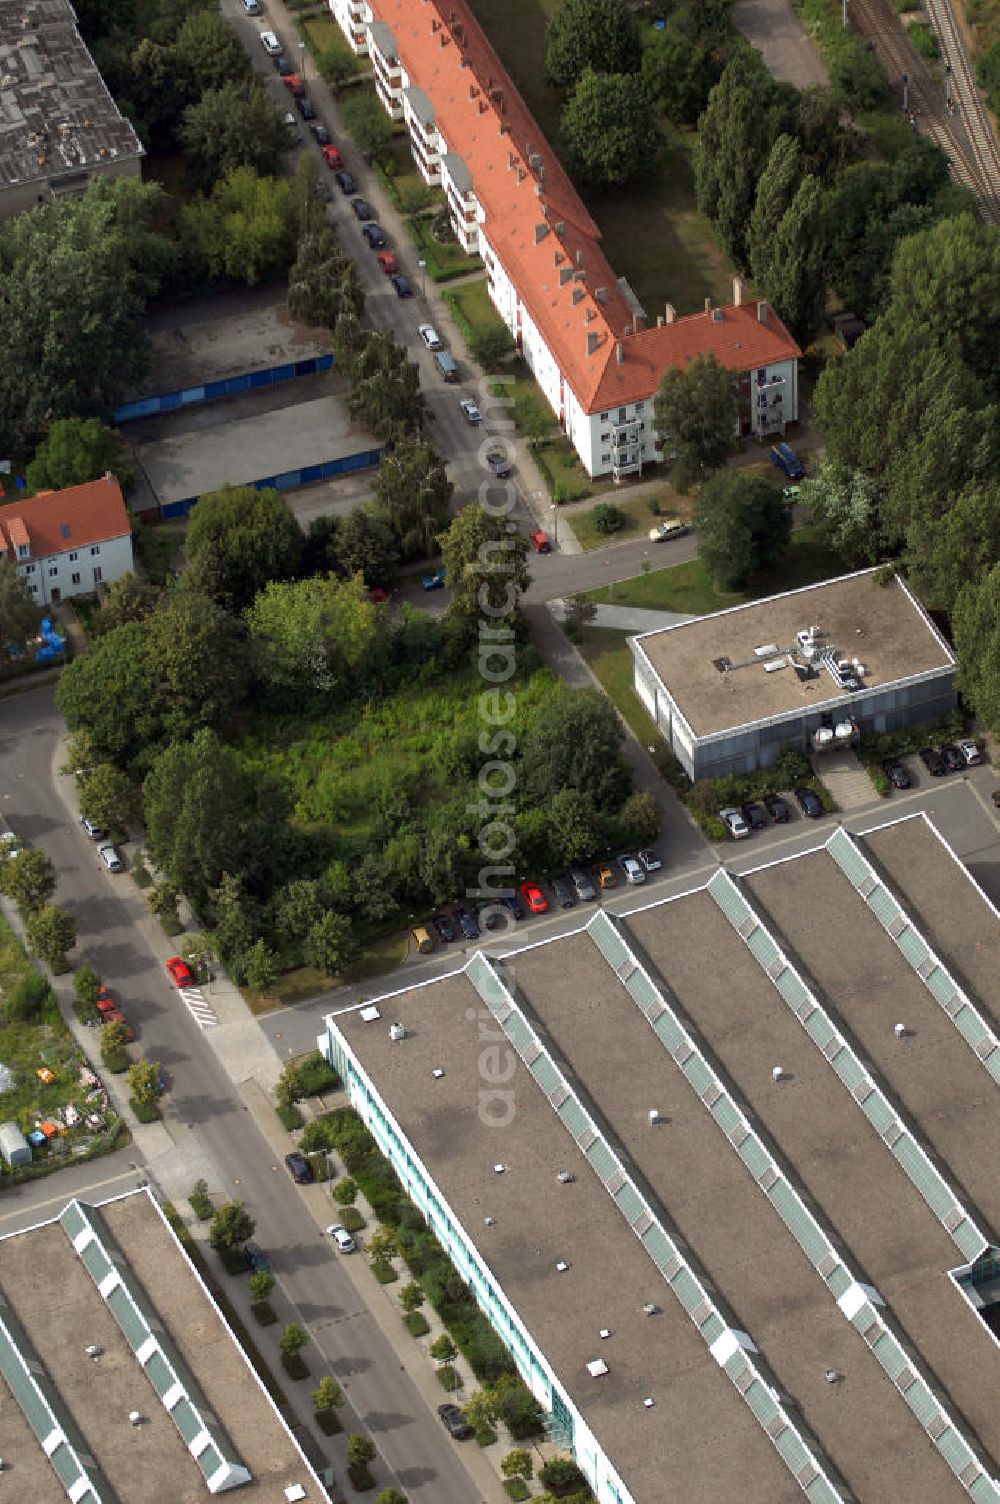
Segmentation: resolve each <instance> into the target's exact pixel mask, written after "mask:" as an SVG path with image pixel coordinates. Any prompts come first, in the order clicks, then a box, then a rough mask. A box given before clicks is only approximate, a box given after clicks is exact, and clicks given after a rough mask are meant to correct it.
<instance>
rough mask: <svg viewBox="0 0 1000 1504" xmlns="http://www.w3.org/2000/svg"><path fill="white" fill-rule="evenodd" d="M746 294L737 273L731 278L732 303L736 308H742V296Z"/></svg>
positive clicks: (741, 279) (744, 285) (743, 283)
mask: <svg viewBox="0 0 1000 1504" xmlns="http://www.w3.org/2000/svg"><path fill="white" fill-rule="evenodd" d="M745 292H746V283H745V282H744V281H743V278H742V277H741V276H740V274H739V272H737V273H736V275H735V276H734V277H733V302H734V303H735V304H736V306H737V308H742V307H743V294H744V293H745Z"/></svg>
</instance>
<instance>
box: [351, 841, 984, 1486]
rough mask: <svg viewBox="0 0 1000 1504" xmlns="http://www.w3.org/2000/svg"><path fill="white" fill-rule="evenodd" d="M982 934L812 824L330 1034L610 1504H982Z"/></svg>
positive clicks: (924, 854)
mask: <svg viewBox="0 0 1000 1504" xmlns="http://www.w3.org/2000/svg"><path fill="white" fill-rule="evenodd" d="M998 919H1000V915H998V914H997V912H996V910H995V909H994V908H993V907H992V905H991V904H990V903H989V901H988V900H987V899H986V897H985V896H984V895H983V893H982V892H981V890H980V889H979V888H978V887H977V886H976V885H975V883H974V882H973V881H972V879H971V878H970V877H969V875H968V873H967V872H966V870H965V869H964V868H963V867H962V866H961V864H960V863H959V861H958V859H957V858H956V857H955V856H954V855H953V853H952V852H951V851H950V849H949V848H948V847H947V846H946V845H945V844H944V842H943V841H942V840H941V838H940V837H939V836H938V834H937V832H936V831H935V829H934V828H933V826H931V825H930V824H929V822H927V821H926V819H925V818H924V817H923V816H914V817H911V818H909V819H906V820H902V821H898V822H895V823H892V824H889V825H886V826H884V827H882V828H880V829H878V830H875V831H873V832H871V833H869V834H867V835H865V836H864V837H858V836H852V835H850V834H848V833H847V832H846V831H845V830H844V829H843V828H840V827H838V828H837V830H836V831H835V832H834V833H833V834H832V835H831V836H830V838H829V839H828V840H827V842H826V843H825V845H823V846H819V847H817V848H816V849H814V850H812V851H810V852H808V853H807V854H805V855H800V856H796V857H792V858H788V859H786V860H783V861H777V862H771V863H769V864H766V865H764V866H762V867H761V868H759V869H757V870H755V871H753V872H751V873H749V874H748V875H744V876H742V877H733V876H732V875H731V874H729V873H728V872H727V871H726V870H724V869H721V868H720V869H718V870H717V871H716V872H715V873H714V874H713V876H712V877H711V878H710V880H709V881H708V882H707V883H705V884H704V885H703V886H701V887H699V888H697V889H695V890H692V891H689V892H687V893H685V894H683V895H682V896H680V897H676V898H672V899H666V900H662V901H660V902H657V903H653V904H649V905H647V906H646V907H644V908H639V909H636V910H635V911H634V912H632V913H629V914H627V915H625V916H612V915H611V914H610V913H608V912H607V911H605V910H596V911H592V912H591V915H590V918H589V919H588V921H587V922H586V924H584V925H583V927H582V928H580V929H579V930H577V931H574V932H573V933H571V934H568V935H563V936H560V937H557V938H554V939H551V940H548V941H544V942H542V943H539V944H535V945H533V946H529V947H527V948H525V949H522V950H518V951H516V952H515V953H512V954H509V955H508V956H506V957H505V958H504V959H500V960H497V959H493V958H491V957H487V956H486V955H484V954H482V953H477V954H476V955H475V956H473V957H472V958H471V959H470V960H469V962H468V963H467V965H466V966H465V967H464V968H463V969H462V970H460V971H457V972H454V973H452V974H450V975H448V976H446V977H444V978H441V979H438V980H434V981H430V982H427V983H424V984H422V985H419V986H414V987H411V988H408V989H405V990H404V991H401V992H397V993H394V994H391V995H389V996H386V997H384V998H382V999H379V1000H378V1001H377V1002H375V1003H370V1004H367V1005H364V1006H359V1007H356V1008H352V1009H349V1010H345V1011H344V1012H340V1013H337V1014H332V1015H330V1016H328V1018H327V1026H326V1033H325V1035H324V1036H322V1039H321V1043H322V1044H323V1046H324V1048H325V1050H326V1052H327V1054H328V1057H329V1058H330V1059H331V1060H332V1061H333V1063H334V1064H335V1065H336V1066H337V1068H338V1069H339V1070H340V1071H341V1072H342V1073H343V1077H344V1080H345V1081H346V1083H347V1088H348V1091H349V1093H350V1096H351V1099H352V1102H353V1103H354V1105H355V1106H356V1108H357V1110H358V1111H359V1113H360V1114H361V1116H362V1117H363V1118H364V1120H365V1121H366V1123H367V1124H368V1126H369V1127H370V1129H371V1131H372V1133H373V1134H374V1135H375V1137H376V1139H377V1141H378V1143H379V1145H380V1146H381V1147H382V1149H383V1151H384V1152H385V1153H386V1154H387V1155H388V1157H389V1158H390V1160H391V1161H392V1164H393V1165H394V1167H395V1169H396V1171H397V1173H398V1174H399V1176H400V1178H401V1180H402V1181H403V1183H404V1185H405V1186H406V1188H407V1190H408V1192H409V1194H410V1195H411V1197H412V1198H413V1200H414V1202H415V1204H416V1205H417V1206H418V1207H419V1208H420V1209H421V1210H422V1211H423V1212H424V1214H425V1216H426V1217H427V1219H428V1221H429V1222H430V1224H431V1225H432V1227H433V1229H434V1231H435V1233H436V1234H437V1236H438V1237H439V1238H440V1239H441V1241H442V1244H443V1245H444V1246H445V1248H446V1249H447V1251H448V1252H449V1254H450V1256H451V1258H452V1259H453V1260H454V1262H455V1265H456V1267H457V1269H458V1270H459V1272H460V1273H461V1275H462V1277H463V1278H465V1279H466V1280H467V1281H468V1282H469V1285H470V1287H471V1289H472V1290H473V1291H474V1292H475V1295H476V1297H477V1299H478V1300H479V1302H480V1304H481V1306H482V1308H483V1310H484V1311H485V1312H486V1313H487V1314H488V1316H489V1317H490V1319H491V1320H492V1322H493V1323H494V1325H495V1327H496V1329H497V1330H498V1332H499V1333H500V1334H501V1336H502V1337H503V1338H504V1340H505V1341H506V1342H507V1344H508V1346H509V1348H510V1350H511V1352H512V1354H513V1355H514V1358H515V1360H516V1362H517V1364H518V1367H519V1369H520V1371H521V1373H522V1375H523V1376H524V1378H525V1380H526V1382H527V1383H528V1384H529V1385H530V1386H531V1388H532V1390H533V1391H534V1393H535V1394H536V1396H537V1397H538V1398H539V1400H540V1401H541V1403H542V1404H543V1406H544V1407H545V1409H546V1411H547V1412H548V1414H549V1423H550V1427H551V1431H552V1434H553V1437H554V1438H555V1439H556V1440H558V1441H559V1442H560V1443H561V1444H562V1445H564V1446H566V1447H570V1448H572V1450H573V1452H574V1454H575V1456H576V1458H577V1461H578V1462H579V1464H580V1465H581V1467H583V1469H584V1470H585V1472H586V1474H587V1476H588V1479H589V1481H590V1483H591V1485H592V1487H593V1488H594V1491H595V1493H596V1495H597V1497H598V1499H599V1500H601V1501H604V1504H628V1501H632V1504H650V1501H653V1500H657V1499H662V1498H664V1497H666V1496H667V1495H668V1494H669V1496H670V1497H671V1498H677V1499H683V1500H684V1501H685V1504H710V1501H711V1504H718V1501H720V1500H735V1499H739V1500H740V1501H741V1504H792V1501H794V1500H796V1499H801V1498H802V1497H803V1495H804V1496H805V1497H806V1498H807V1499H809V1500H811V1501H813V1504H848V1501H856V1504H868V1501H871V1500H890V1499H893V1500H906V1501H907V1504H952V1501H954V1504H961V1501H962V1500H970V1499H971V1500H974V1501H976V1504H992V1501H998V1500H1000V1482H998V1476H1000V1470H998V1466H997V1458H998V1456H1000V1412H998V1410H997V1406H996V1402H995V1396H996V1393H997V1389H998V1385H1000V1345H998V1343H997V1340H996V1339H995V1338H994V1335H993V1331H992V1330H991V1325H990V1323H991V1322H992V1321H993V1320H994V1317H995V1316H996V1314H997V1313H998V1312H1000V1304H995V1303H996V1302H1000V1251H998V1250H997V1249H996V1248H995V1237H996V1234H995V1229H996V1227H997V1225H998V1223H1000V1177H998V1175H997V1173H996V1153H995V1145H994V1139H993V1132H994V1128H995V1123H996V1119H997V1105H998V1096H997V1087H998V1084H1000V1039H998V1037H997V1028H998V1025H997V1011H998V984H997V978H998V976H1000V924H998Z"/></svg>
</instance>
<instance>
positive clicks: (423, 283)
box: [417, 260, 427, 303]
mask: <svg viewBox="0 0 1000 1504" xmlns="http://www.w3.org/2000/svg"><path fill="white" fill-rule="evenodd" d="M417 265H418V266H419V268H420V296H421V297H422V298H423V300H424V302H425V303H426V301H427V262H426V261H423V260H421V261H418V262H417Z"/></svg>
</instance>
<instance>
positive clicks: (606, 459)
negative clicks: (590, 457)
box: [601, 454, 611, 465]
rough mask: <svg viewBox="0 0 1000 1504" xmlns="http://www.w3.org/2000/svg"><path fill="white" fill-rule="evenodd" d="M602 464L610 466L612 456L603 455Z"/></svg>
mask: <svg viewBox="0 0 1000 1504" xmlns="http://www.w3.org/2000/svg"><path fill="white" fill-rule="evenodd" d="M601 463H602V464H603V465H608V464H610V463H611V456H610V454H602V455H601Z"/></svg>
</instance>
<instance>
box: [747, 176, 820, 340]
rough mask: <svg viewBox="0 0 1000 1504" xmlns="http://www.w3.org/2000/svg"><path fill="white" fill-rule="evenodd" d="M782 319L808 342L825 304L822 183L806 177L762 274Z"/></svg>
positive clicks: (782, 221)
mask: <svg viewBox="0 0 1000 1504" xmlns="http://www.w3.org/2000/svg"><path fill="white" fill-rule="evenodd" d="M758 280H759V282H760V286H761V290H762V291H763V292H764V293H766V294H767V297H768V298H769V300H770V302H771V303H772V304H773V305H774V308H775V309H776V310H777V313H778V315H779V317H780V318H782V319H783V320H784V322H785V323H786V324H787V325H788V327H789V329H790V330H791V331H792V333H793V334H794V336H795V338H796V339H797V340H798V341H799V343H800V344H802V345H806V344H808V343H809V341H810V340H811V339H812V338H813V336H814V335H815V334H816V331H817V330H818V329H819V327H820V325H821V323H822V322H823V313H824V310H825V307H826V247H825V244H824V240H823V228H822V217H821V194H820V186H819V182H818V180H817V179H816V178H814V177H813V176H812V175H809V176H807V177H804V178H803V179H802V182H801V183H800V184H799V186H798V189H797V190H796V193H795V197H794V198H793V199H792V202H791V204H790V205H789V206H788V208H787V210H786V211H785V213H784V214H783V215H782V217H781V219H780V221H779V222H778V226H777V229H776V231H775V235H774V254H773V255H772V257H771V260H770V265H769V266H767V267H766V268H765V269H764V271H763V275H761V276H760V277H759V279H758Z"/></svg>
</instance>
